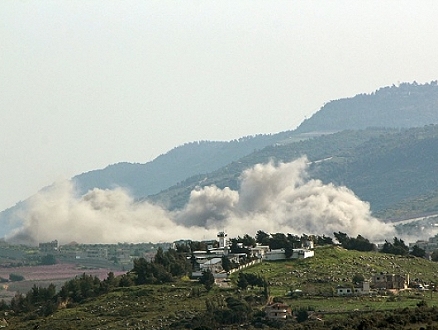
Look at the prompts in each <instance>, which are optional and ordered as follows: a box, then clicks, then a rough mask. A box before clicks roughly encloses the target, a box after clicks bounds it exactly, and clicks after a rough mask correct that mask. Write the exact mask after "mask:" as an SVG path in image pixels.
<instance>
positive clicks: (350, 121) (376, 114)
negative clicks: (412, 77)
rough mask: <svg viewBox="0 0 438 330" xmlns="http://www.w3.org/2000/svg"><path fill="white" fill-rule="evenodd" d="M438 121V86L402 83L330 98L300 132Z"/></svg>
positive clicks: (422, 123) (300, 128)
mask: <svg viewBox="0 0 438 330" xmlns="http://www.w3.org/2000/svg"><path fill="white" fill-rule="evenodd" d="M436 123H438V85H437V81H434V82H431V83H430V84H424V85H419V84H417V83H415V82H414V83H412V84H409V83H402V84H400V86H394V85H393V86H391V87H384V88H381V89H379V90H377V91H376V92H374V93H372V94H359V95H356V96H354V97H351V98H345V99H341V100H336V101H330V102H328V103H327V104H325V105H324V106H323V107H322V108H321V109H320V110H319V111H318V112H317V113H315V114H314V115H313V116H312V117H311V118H309V119H307V120H305V121H304V122H303V123H302V124H301V125H300V126H299V127H298V128H297V130H296V132H297V133H307V132H337V131H341V130H345V129H364V128H367V127H397V128H402V127H418V126H423V125H428V124H436Z"/></svg>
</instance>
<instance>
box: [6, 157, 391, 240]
mask: <svg viewBox="0 0 438 330" xmlns="http://www.w3.org/2000/svg"><path fill="white" fill-rule="evenodd" d="M307 166H308V162H307V159H306V158H305V157H303V158H300V159H298V160H296V161H293V162H290V163H280V164H278V165H275V164H274V163H272V162H271V163H268V164H258V165H255V166H254V167H252V168H250V169H247V170H246V171H244V172H243V173H242V175H241V185H240V189H239V191H233V190H231V189H229V188H224V189H220V188H218V187H216V186H209V187H203V188H198V189H195V190H193V191H192V192H191V195H190V199H189V202H188V203H187V205H186V206H185V208H184V209H182V210H179V211H175V212H170V211H167V210H165V209H164V208H162V207H160V206H157V205H154V204H151V203H149V202H135V201H134V200H133V198H132V197H130V195H129V194H128V192H127V191H125V190H123V189H121V188H117V189H113V190H102V189H93V190H91V191H89V192H88V193H87V194H85V195H83V196H77V193H76V191H75V188H74V186H73V184H72V183H71V182H70V181H63V182H58V183H56V184H54V185H53V186H52V187H50V188H49V189H47V190H45V191H43V192H40V193H38V194H37V195H35V196H33V197H32V198H31V199H30V200H29V202H28V203H27V207H26V209H25V210H23V211H22V213H21V214H20V217H21V218H22V220H23V226H22V227H20V228H18V229H17V230H15V231H14V232H13V233H11V234H10V235H8V236H7V240H9V241H11V242H19V243H27V244H35V243H38V242H43V241H49V240H53V239H58V241H60V242H62V243H68V242H70V241H76V242H79V243H116V242H133V243H135V242H158V241H174V240H178V239H183V238H188V239H194V240H200V239H211V238H214V237H215V236H216V233H217V231H218V230H223V229H226V230H227V231H228V232H229V233H230V235H234V236H237V235H244V234H246V233H248V234H250V235H254V234H255V233H256V232H257V230H263V231H266V232H270V233H276V232H283V233H294V234H302V233H306V234H318V235H322V234H325V235H328V236H333V232H338V231H342V232H345V233H347V234H348V235H350V236H354V237H355V236H357V235H359V234H360V235H362V236H365V237H367V238H369V239H370V240H373V241H381V240H383V239H391V238H392V237H393V236H394V233H395V230H394V227H393V226H391V225H388V224H385V223H383V222H381V221H379V220H378V219H376V218H374V217H372V216H371V212H370V207H369V204H368V203H365V202H363V201H361V200H359V199H358V198H357V197H356V196H355V195H354V193H353V192H352V191H351V190H349V189H347V188H346V187H337V186H334V185H332V184H328V185H326V184H323V183H322V182H321V181H319V180H313V179H309V178H308V175H307Z"/></svg>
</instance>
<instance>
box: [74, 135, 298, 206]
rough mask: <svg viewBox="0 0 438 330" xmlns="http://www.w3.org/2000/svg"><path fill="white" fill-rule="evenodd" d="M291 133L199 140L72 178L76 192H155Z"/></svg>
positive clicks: (224, 163) (144, 194) (273, 142)
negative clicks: (118, 189)
mask: <svg viewBox="0 0 438 330" xmlns="http://www.w3.org/2000/svg"><path fill="white" fill-rule="evenodd" d="M291 135H292V132H290V131H289V132H282V133H278V134H274V135H256V136H248V137H243V138H240V139H237V140H232V141H230V142H217V141H214V142H213V141H200V142H192V143H186V144H184V145H182V146H179V147H176V148H174V149H172V150H170V151H169V152H167V153H166V154H163V155H161V156H159V157H157V158H156V159H154V160H153V161H151V162H148V163H146V164H132V163H118V164H114V165H110V166H108V167H106V168H104V169H101V170H94V171H90V172H87V173H83V174H80V175H77V176H75V177H74V178H73V181H74V182H75V183H76V186H77V187H78V189H79V191H80V192H81V193H86V192H87V191H88V190H90V189H93V188H95V187H97V188H101V189H111V188H114V187H124V188H126V189H128V190H129V191H130V192H131V194H132V195H133V196H134V197H143V196H148V195H152V194H156V193H158V192H160V191H161V190H163V189H166V188H168V187H170V186H172V185H175V184H177V183H178V182H180V181H182V180H184V179H186V178H187V177H191V176H193V175H196V174H200V173H207V172H211V171H214V170H216V169H218V168H220V167H222V166H225V165H226V164H228V163H230V162H232V161H233V160H235V159H239V158H241V157H243V156H245V155H248V154H250V153H252V152H254V151H256V150H258V149H262V148H264V147H266V146H268V145H271V144H275V143H277V142H280V141H282V140H284V139H288V138H289V137H290V136H291Z"/></svg>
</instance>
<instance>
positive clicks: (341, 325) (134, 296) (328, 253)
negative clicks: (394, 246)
mask: <svg viewBox="0 0 438 330" xmlns="http://www.w3.org/2000/svg"><path fill="white" fill-rule="evenodd" d="M263 238H266V237H265V236H264V235H263V233H261V232H260V233H259V235H258V239H263ZM182 250H184V249H182ZM169 251H170V252H169ZM169 251H166V252H164V251H160V252H159V253H158V258H157V256H156V257H155V258H154V259H153V260H151V261H150V262H146V261H141V262H140V264H141V265H142V267H143V266H145V267H152V265H155V266H154V267H158V266H157V265H161V266H162V268H161V269H162V271H166V272H167V271H168V270H170V269H173V268H175V269H176V268H178V267H175V266H172V265H175V264H178V263H179V261H178V260H182V259H180V258H179V257H178V253H177V251H176V250H169ZM180 253H181V251H180ZM171 256H173V257H171ZM138 260H139V259H138ZM166 260H167V261H166ZM187 262H189V261H187ZM137 265H139V262H138V261H137ZM161 266H159V267H161ZM134 269H135V267H134ZM134 269H133V270H132V271H130V272H128V273H127V274H125V275H122V276H117V277H116V276H114V274H112V273H110V274H108V277H107V278H106V279H104V280H102V281H101V280H99V279H98V278H97V277H94V276H90V275H85V274H83V275H82V276H78V277H76V278H75V279H73V280H70V281H68V282H66V283H65V284H64V285H63V286H62V287H61V288H60V290H59V291H57V290H56V288H55V287H54V286H49V287H47V288H39V287H38V286H34V287H33V288H32V290H31V291H29V292H28V293H27V294H26V295H22V294H18V295H17V296H16V297H14V299H13V300H12V301H11V303H10V304H7V303H5V302H2V303H0V308H1V309H3V310H5V311H7V317H6V318H5V320H6V322H8V325H9V326H10V328H13V329H32V328H39V329H59V328H62V329H91V328H95V329H97V328H100V329H120V328H124V329H198V330H199V329H204V330H205V329H218V328H221V327H229V329H233V327H234V326H235V325H237V324H241V325H245V327H246V328H247V329H255V328H260V327H265V328H283V329H379V328H380V329H387V328H389V325H391V327H395V329H420V328H421V327H422V326H423V327H424V329H426V327H427V326H429V327H430V326H432V325H433V324H435V323H436V322H438V321H437V317H436V315H437V313H436V312H437V311H438V309H437V308H436V307H435V306H438V294H437V293H436V292H434V291H433V290H428V291H419V290H416V289H411V290H407V291H404V292H401V293H399V294H394V293H389V294H388V293H387V294H386V295H370V296H350V297H338V296H337V295H336V292H335V289H336V286H337V285H338V284H342V283H344V284H345V283H352V282H353V281H358V280H360V279H369V278H370V277H371V275H372V274H375V273H379V272H389V273H396V274H403V275H405V274H409V276H410V278H411V280H413V281H416V282H418V283H422V284H424V285H429V287H430V288H433V286H434V283H437V282H438V278H437V276H436V274H438V263H434V262H430V261H428V260H426V259H424V258H418V257H414V256H411V255H394V254H387V253H381V252H376V251H355V250H347V249H345V248H343V247H340V246H336V245H328V244H327V245H325V246H320V247H317V248H316V249H315V257H313V258H308V259H299V260H287V261H277V262H263V263H260V264H256V265H254V266H251V267H248V268H246V269H244V270H242V271H239V272H236V273H234V274H233V275H232V276H231V285H227V286H224V287H222V286H217V285H212V276H211V273H210V274H208V272H204V275H205V276H203V277H202V278H201V280H200V281H193V280H192V281H190V280H189V279H188V277H187V275H186V273H184V272H182V271H180V272H177V273H175V275H172V274H171V275H170V277H169V275H166V276H164V277H163V278H161V279H160V280H158V279H159V278H160V277H159V276H157V277H156V276H154V278H155V279H156V280H153V281H152V280H145V281H144V283H140V282H139V280H138V278H139V274H140V270H141V269H143V268H141V267H140V268H138V267H137V270H135V271H134ZM151 269H152V268H151ZM179 269H182V268H179ZM142 276H143V275H142ZM142 276H140V278H142ZM143 278H146V279H147V278H150V277H148V276H146V277H144V276H143ZM166 278H167V279H171V280H169V281H166V280H165V279H166ZM269 302H283V303H285V304H287V305H288V306H290V307H291V308H292V312H293V317H291V318H289V319H288V320H286V321H272V320H267V319H266V318H265V315H264V311H263V308H264V306H265V305H266V304H267V303H269ZM436 324H438V323H436ZM428 329H432V328H428Z"/></svg>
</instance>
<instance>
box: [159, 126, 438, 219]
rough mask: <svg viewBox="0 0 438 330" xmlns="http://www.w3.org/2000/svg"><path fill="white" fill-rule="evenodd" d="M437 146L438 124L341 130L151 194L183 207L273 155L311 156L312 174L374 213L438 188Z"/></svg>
mask: <svg viewBox="0 0 438 330" xmlns="http://www.w3.org/2000/svg"><path fill="white" fill-rule="evenodd" d="M437 145H438V126H437V125H429V126H425V127H421V128H411V129H401V130H396V129H378V128H375V129H366V130H358V131H342V132H339V133H334V134H329V135H323V136H320V137H315V138H312V139H308V140H303V141H299V142H294V143H289V144H284V145H276V146H268V147H266V148H264V149H262V150H260V151H256V152H254V153H252V154H250V155H248V156H245V157H243V158H241V159H239V160H238V161H235V162H232V163H231V164H229V165H227V166H225V167H223V168H221V169H219V170H217V171H214V172H212V173H209V174H203V175H197V176H194V177H191V178H189V179H187V180H185V181H184V182H182V183H181V184H179V185H178V186H174V187H172V188H170V189H168V190H166V191H163V192H162V193H160V194H158V195H156V196H153V197H152V199H153V200H155V201H162V202H163V201H164V203H165V204H166V205H171V206H172V207H173V208H180V207H182V206H184V205H185V203H187V201H188V197H189V194H190V191H192V190H193V189H194V188H195V187H196V186H208V185H212V184H215V185H217V186H218V187H220V188H224V187H226V186H228V187H230V188H232V189H234V190H236V189H238V188H239V176H240V174H241V173H242V171H243V170H244V169H246V168H249V167H252V166H254V165H255V164H258V163H267V162H268V161H270V160H274V161H282V162H289V161H292V160H294V159H297V158H299V157H301V156H303V155H306V156H307V157H308V159H309V161H312V162H316V163H314V164H312V165H311V166H310V168H309V174H310V177H311V178H317V179H320V180H322V181H323V182H325V183H330V182H332V183H335V184H337V185H345V186H347V187H348V188H350V189H352V190H353V191H354V192H355V194H356V195H358V197H359V198H361V199H362V200H365V201H368V202H369V203H370V204H371V209H372V210H373V211H374V212H377V211H383V210H385V209H389V208H394V207H395V205H397V204H399V206H398V207H401V205H400V203H402V202H403V201H404V200H407V199H411V200H415V199H418V198H420V197H419V196H422V195H427V194H433V193H434V192H435V191H436V189H437V187H438V176H437V175H436V173H438V152H437V151H436V146H437ZM321 160H323V161H321ZM435 201H436V200H435ZM437 207H438V204H436V203H435V202H433V200H430V203H429V204H428V205H427V207H426V208H422V207H421V206H420V205H419V206H418V208H416V209H415V210H412V209H411V210H409V215H416V214H422V213H424V212H429V211H430V210H434V209H436V208H437ZM413 211H415V212H413ZM381 214H382V215H384V214H385V213H383V212H382V213H381ZM404 214H405V215H407V213H406V212H405V213H404ZM398 215H399V216H401V215H402V214H398Z"/></svg>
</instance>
